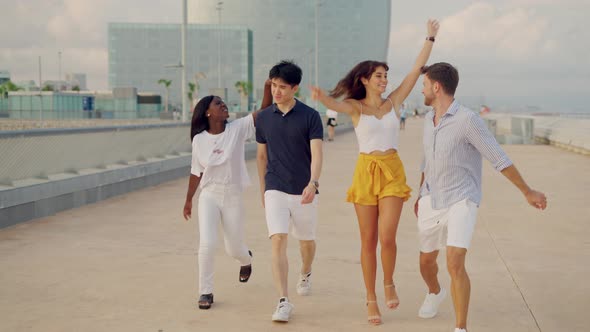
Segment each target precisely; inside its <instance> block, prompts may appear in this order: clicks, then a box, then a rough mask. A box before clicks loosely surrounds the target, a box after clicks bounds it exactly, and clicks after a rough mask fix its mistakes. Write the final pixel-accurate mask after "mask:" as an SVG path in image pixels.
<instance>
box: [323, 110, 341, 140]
mask: <svg viewBox="0 0 590 332" xmlns="http://www.w3.org/2000/svg"><path fill="white" fill-rule="evenodd" d="M326 117H327V118H328V122H327V123H326V126H327V127H328V141H329V142H332V141H333V140H334V134H335V128H336V126H337V125H338V121H337V120H338V112H336V111H334V110H331V109H327V110H326Z"/></svg>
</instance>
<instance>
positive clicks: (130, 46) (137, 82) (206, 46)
mask: <svg viewBox="0 0 590 332" xmlns="http://www.w3.org/2000/svg"><path fill="white" fill-rule="evenodd" d="M222 30H223V35H224V39H223V41H222V42H223V50H224V51H223V52H222V53H218V52H217V49H218V45H219V44H218V42H219V41H220V40H218V39H217V37H218V27H217V26H212V25H195V24H190V25H188V27H187V47H186V76H187V77H186V79H187V84H188V83H195V85H196V86H197V87H198V90H197V91H196V92H195V93H193V96H195V95H196V94H198V96H199V97H202V96H205V95H209V94H211V91H212V90H213V89H215V88H218V75H217V72H218V66H217V64H218V63H219V61H218V58H219V57H220V58H221V63H223V64H224V66H223V67H222V68H220V69H221V76H220V77H221V82H222V83H221V85H222V86H223V87H225V88H227V90H225V91H227V95H226V96H225V99H226V102H227V103H228V107H230V108H231V106H232V105H238V104H239V103H240V99H241V98H240V95H239V93H238V91H237V89H236V88H235V84H236V82H238V81H244V82H252V32H251V31H250V30H248V29H247V28H245V27H240V26H223V28H222ZM180 47H181V40H180V24H138V23H110V24H109V27H108V48H109V87H110V88H111V89H114V88H119V87H136V88H138V89H140V90H142V91H154V92H157V93H158V94H160V95H162V96H165V95H166V93H167V89H166V87H165V85H164V84H159V83H158V81H159V80H160V79H164V80H169V81H171V84H170V87H169V90H168V91H169V102H168V103H169V104H170V106H171V108H172V109H174V108H176V109H178V108H180V104H181V103H182V100H181V97H180V93H181V87H180V82H181V76H180V74H181V70H180V66H179V64H180V59H181V54H180ZM188 91H189V88H188V87H187V92H188ZM217 93H219V91H217ZM251 95H252V94H250V96H251ZM164 99H165V98H164Z"/></svg>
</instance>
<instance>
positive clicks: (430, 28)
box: [426, 19, 440, 37]
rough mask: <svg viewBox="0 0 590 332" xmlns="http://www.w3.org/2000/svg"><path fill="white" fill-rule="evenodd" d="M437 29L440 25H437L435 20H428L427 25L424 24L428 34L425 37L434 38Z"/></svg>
mask: <svg viewBox="0 0 590 332" xmlns="http://www.w3.org/2000/svg"><path fill="white" fill-rule="evenodd" d="M439 27H440V24H439V23H438V21H437V20H433V19H429V20H428V23H426V31H427V32H428V36H427V37H436V34H437V33H438V28H439Z"/></svg>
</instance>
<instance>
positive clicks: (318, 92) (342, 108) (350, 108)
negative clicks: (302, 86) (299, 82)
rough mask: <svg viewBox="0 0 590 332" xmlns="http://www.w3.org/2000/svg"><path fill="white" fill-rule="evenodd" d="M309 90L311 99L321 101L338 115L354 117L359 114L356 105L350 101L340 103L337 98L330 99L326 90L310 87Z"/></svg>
mask: <svg viewBox="0 0 590 332" xmlns="http://www.w3.org/2000/svg"><path fill="white" fill-rule="evenodd" d="M309 89H310V90H311V99H313V100H317V101H319V102H320V103H322V104H323V105H324V106H326V107H327V108H329V109H331V110H334V111H336V112H338V113H345V114H348V115H350V116H353V115H354V114H355V113H356V112H357V110H356V108H355V107H354V105H353V104H352V103H351V102H349V101H346V100H343V101H338V100H336V99H335V98H332V97H330V96H329V95H328V94H327V93H326V92H325V91H324V90H322V89H320V88H318V87H317V86H310V87H309Z"/></svg>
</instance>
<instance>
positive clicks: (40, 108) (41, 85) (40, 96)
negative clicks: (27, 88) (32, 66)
mask: <svg viewBox="0 0 590 332" xmlns="http://www.w3.org/2000/svg"><path fill="white" fill-rule="evenodd" d="M31 108H32V107H31ZM39 121H41V123H43V81H42V78H41V56H39Z"/></svg>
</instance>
